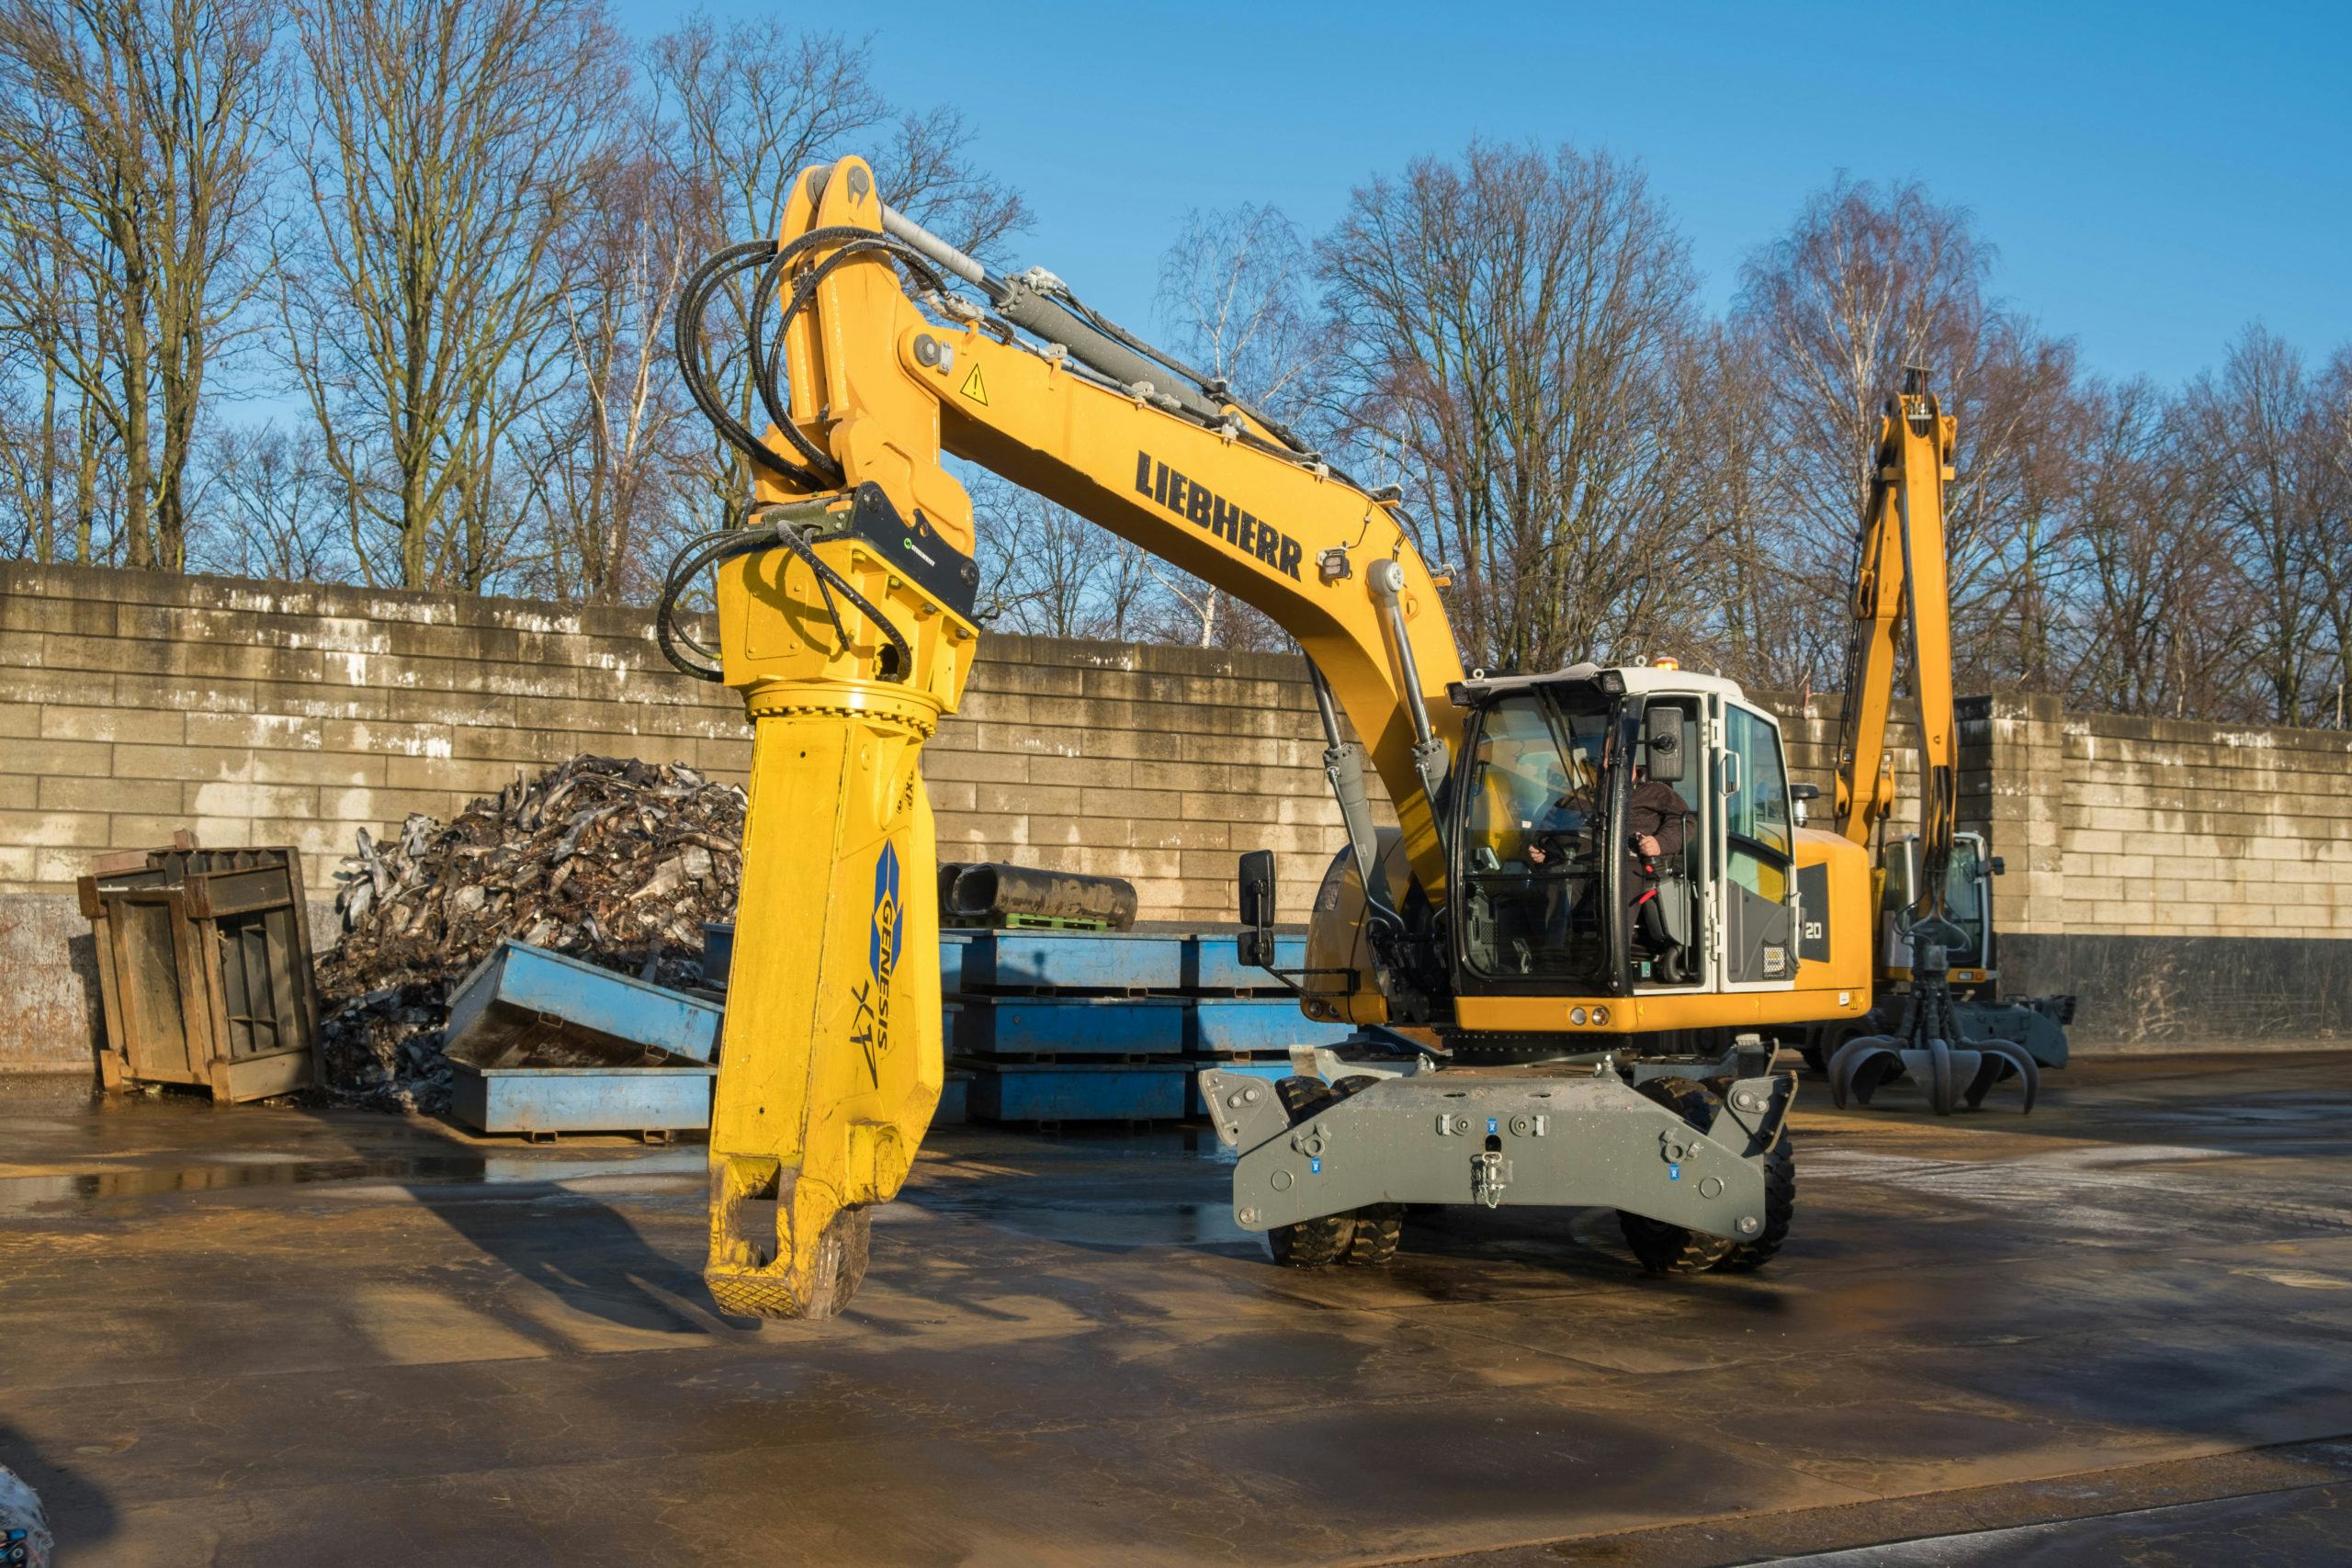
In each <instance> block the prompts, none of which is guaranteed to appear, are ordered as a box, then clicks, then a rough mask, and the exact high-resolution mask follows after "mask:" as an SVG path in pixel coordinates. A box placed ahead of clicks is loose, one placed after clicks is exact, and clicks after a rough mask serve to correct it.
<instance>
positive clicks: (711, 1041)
mask: <svg viewBox="0 0 2352 1568" xmlns="http://www.w3.org/2000/svg"><path fill="white" fill-rule="evenodd" d="M725 1016H726V1015H725V1012H724V1010H721V1009H720V1008H718V1007H717V1006H715V1005H714V1004H712V1003H709V1002H706V1001H700V1000H697V999H696V998H693V997H689V996H684V995H682V994H680V993H679V992H676V991H673V990H669V989H666V988H664V987H661V986H653V985H648V984H647V983H646V982H644V981H642V980H634V979H631V978H630V977H629V976H627V975H616V974H615V973H614V972H613V971H611V970H610V969H599V968H598V967H596V965H594V964H588V963H584V962H582V960H580V959H577V958H569V957H566V956H565V955H564V954H562V953H549V952H548V950H547V949H545V948H543V947H532V946H530V945H529V944H528V943H526V942H500V943H499V944H498V947H497V950H496V951H494V952H493V953H491V955H490V956H489V957H488V958H485V959H483V960H482V961H481V963H480V964H476V965H475V966H474V971H473V973H472V974H470V975H469V976H466V977H465V978H464V979H463V980H460V981H459V982H458V987H457V989H455V990H454V991H452V992H450V993H449V1022H448V1025H447V1029H446V1030H445V1031H444V1032H443V1035H442V1040H443V1045H442V1049H443V1051H444V1052H445V1053H446V1054H447V1055H449V1056H450V1057H451V1058H452V1059H455V1060H468V1059H470V1060H472V1061H474V1062H475V1064H476V1065H477V1066H496V1067H520V1066H529V1065H530V1063H529V1061H528V1060H527V1059H523V1060H515V1059H507V1056H506V1053H505V1049H504V1047H505V1044H506V1043H507V1041H508V1039H510V1038H511V1037H513V1036H514V1035H515V1032H516V1026H517V1025H518V1024H520V1023H522V1022H524V1021H544V1020H547V1019H558V1020H560V1021H562V1022H564V1023H568V1024H571V1025H574V1026H576V1027H577V1028H578V1029H581V1030H584V1031H587V1032H589V1034H588V1037H586V1038H582V1037H576V1036H567V1037H566V1038H565V1039H564V1041H563V1047H564V1049H563V1052H562V1059H561V1061H560V1064H559V1065H561V1066H592V1065H595V1064H594V1060H593V1059H594V1058H596V1057H600V1056H601V1057H604V1058H607V1059H608V1060H609V1061H610V1064H611V1065H612V1066H645V1065H647V1064H646V1063H644V1062H643V1061H641V1060H637V1061H630V1060H625V1059H623V1055H622V1048H623V1047H627V1046H635V1047H639V1050H640V1054H641V1052H642V1051H644V1050H651V1051H656V1052H660V1053H662V1054H663V1055H667V1056H669V1057H671V1058H673V1059H674V1060H678V1061H686V1062H708V1061H711V1060H714V1059H715V1058H716V1057H717V1056H718V1032H719V1024H720V1021H721V1020H722V1019H723V1018H724V1017H725ZM599 1037H601V1038H599ZM582 1055H585V1056H587V1057H589V1058H591V1059H592V1060H588V1061H583V1060H582V1059H581V1058H582Z"/></svg>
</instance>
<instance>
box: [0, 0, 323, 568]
mask: <svg viewBox="0 0 2352 1568" xmlns="http://www.w3.org/2000/svg"><path fill="white" fill-rule="evenodd" d="M273 15H274V12H273V10H272V9H271V8H270V7H266V6H262V5H260V4H258V3H257V0H63V3H60V0H5V3H0V105H5V107H0V148H5V149H6V152H7V153H8V155H9V161H10V162H11V163H12V164H15V165H16V166H17V170H18V171H19V173H18V177H17V180H15V181H12V182H11V184H12V186H15V187H16V188H15V189H13V190H12V191H11V193H10V194H11V196H12V197H14V196H16V195H17V194H18V192H24V191H27V190H28V187H29V191H28V194H30V196H31V197H32V199H30V200H29V201H28V202H26V203H24V204H23V205H19V204H18V203H17V201H16V200H11V201H10V202H9V203H8V204H7V209H6V210H7V218H6V221H7V223H8V226H9V228H10V229H11V230H12V231H14V234H13V238H14V240H15V241H16V242H17V243H18V244H19V245H21V244H23V243H25V242H26V241H28V240H29V241H30V242H31V244H32V249H33V250H34V251H35V253H37V254H38V255H40V257H41V259H40V260H37V261H36V262H35V264H34V265H33V266H32V268H31V269H30V273H29V276H32V277H35V278H38V279H40V283H41V288H40V289H39V290H38V291H37V292H36V293H35V294H34V295H33V297H32V300H31V301H30V302H31V303H32V304H33V308H34V310H36V311H40V312H52V311H57V310H74V309H78V310H86V311H89V312H93V313H94V314H96V317H97V318H98V320H97V321H96V324H95V325H94V329H93V330H92V331H91V332H90V333H88V335H87V337H86V338H85V336H84V335H83V334H82V333H80V332H79V331H78V330H77V331H75V332H74V333H72V334H71V335H70V336H69V334H68V333H67V331H66V330H65V328H64V327H63V325H62V321H61V320H60V319H59V318H58V317H57V316H55V315H53V314H52V315H49V316H48V317H47V320H46V321H44V322H43V324H42V325H41V327H40V329H39V330H38V331H37V332H36V333H35V341H36V345H37V351H38V352H40V353H41V354H43V355H46V356H47V357H46V361H45V366H44V370H43V375H42V380H43V414H42V416H41V420H40V428H41V432H42V437H43V441H44V443H45V449H47V450H51V451H53V450H54V444H55V442H56V439H57V434H58V430H59V425H58V423H57V406H56V394H57V391H58V389H59V387H60V386H61V384H62V383H64V382H67V381H71V382H72V383H73V384H74V389H75V391H76V392H77V394H78V400H79V402H80V404H81V407H82V410H83V417H82V419H81V421H80V423H81V424H82V426H83V430H82V431H81V432H79V433H78V434H85V435H86V434H89V433H90V432H89V428H88V427H89V426H90V425H91V424H92V423H104V424H106V425H107V426H108V427H109V432H110V434H111V436H112V439H113V444H114V445H115V446H116V447H117V448H118V449H119V451H120V453H121V454H122V457H123V462H124V465H125V474H124V485H125V490H126V493H125V495H124V498H123V503H124V507H125V513H126V516H125V523H126V528H125V534H126V544H127V547H128V552H129V558H130V564H131V565H133V566H141V567H144V566H160V567H163V568H164V569H166V570H178V569H179V568H180V567H181V566H182V565H183V564H184V562H185V558H186V547H187V525H188V519H187V498H186V492H185V486H186V483H187V469H188V463H189V458H190V456H191V454H192V452H193V450H194V446H195V441H196V434H197V421H198V409H199V407H200V404H201V400H202V396H203V388H204V381H205V378H206V375H207V373H208V371H209V369H210V368H211V367H212V365H213V362H214V360H215V358H216V356H217V355H218V354H219V353H220V348H221V346H222V344H221V340H222V338H223V336H224V335H225V334H226V333H227V332H228V331H229V330H230V328H231V323H232V321H234V319H235V318H236V317H237V315H238V313H239V312H240V311H241V310H242V309H243V305H244V304H245V302H246V300H247V299H249V298H250V296H251V293H252V291H253V289H254V287H255V286H256V281H257V274H256V273H255V271H254V268H253V267H252V265H251V258H250V254H249V251H248V248H247V245H246V241H247V239H248V230H249V227H250V220H251V219H252V217H253V215H254V210H255V208H256V206H257V204H258V202H259V200H260V198H261V195H262V188H263V181H264V167H263V165H264V161H265V159H264V153H265V147H264V126H265V122H266V119H267V118H268V116H269V115H270V114H271V113H272V111H273V108H274V105H275V100H276V96H277V80H278V77H277V73H276V72H275V71H274V69H273V68H272V61H273V58H274V54H273V49H272V25H273V24H272V17H273ZM60 219H63V220H66V223H65V225H64V226H63V227H51V225H53V224H55V223H56V222H57V220H60ZM28 230H31V231H32V232H30V233H28ZM11 270H12V274H13V276H14V278H15V280H16V281H17V282H18V283H19V284H21V282H22V281H23V280H24V279H25V278H26V277H27V276H28V273H27V271H26V270H25V269H23V268H22V267H19V268H14V269H11ZM13 292H14V290H12V293H13ZM15 313H16V314H17V315H18V316H19V318H21V317H22V316H23V314H24V313H25V312H24V311H23V310H17V312H15ZM101 365H102V366H103V367H105V369H106V371H107V374H105V375H101V374H99V367H100V366H101ZM94 416H95V417H94ZM86 471H87V470H86V468H85V472H86ZM51 479H53V468H51V469H50V470H49V471H47V472H45V473H44V476H43V484H42V502H41V504H42V505H43V507H44V508H45V510H44V511H43V513H42V517H43V519H44V521H43V523H42V525H41V527H42V528H43V530H44V533H43V536H44V537H46V538H49V539H50V540H51V545H50V547H51V548H52V549H53V533H54V518H55V512H54V504H53V499H52V498H51V491H50V489H49V485H50V481H51ZM82 514H83V516H84V517H87V515H88V510H87V509H84V510H83V513H82Z"/></svg>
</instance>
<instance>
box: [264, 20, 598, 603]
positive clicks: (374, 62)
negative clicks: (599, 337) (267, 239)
mask: <svg viewBox="0 0 2352 1568" xmlns="http://www.w3.org/2000/svg"><path fill="white" fill-rule="evenodd" d="M293 16H294V19H295V25H296V28H297V30H298V34H299V38H300V47H301V51H302V54H303V57H304V60H305V62H307V64H308V67H309V70H308V73H307V80H306V82H305V91H304V93H303V95H302V99H301V103H300V110H299V113H298V115H297V123H296V128H295V132H294V140H295V148H294V152H295V159H296V163H297V164H298V169H299V175H300V183H301V187H302V197H303V205H304V206H305V207H306V208H307V209H308V210H307V211H305V212H304V213H303V215H302V218H301V220H300V223H299V224H295V225H289V227H290V228H295V229H300V230H305V231H309V233H308V238H309V240H310V242H311V243H300V244H298V243H293V242H292V241H291V239H290V238H289V239H288V241H287V242H286V243H283V244H282V245H281V248H280V249H279V252H278V254H277V265H278V267H279V271H280V275H281V276H282V279H283V285H284V287H283V291H282V294H281V297H280V306H281V309H282V310H283V316H284V321H285V327H286V335H287V340H288V355H289V362H290V368H291V370H292V372H293V374H294V378H295V379H296V381H297V383H298V384H299V386H300V389H301V390H302V393H303V395H304V397H305V398H306V400H308V402H309V404H310V406H311V412H312V414H313V416H314V417H315V418H316V420H317V422H318V425H319V429H320V433H321V435H322V440H323V444H324V445H323V450H324V454H325V457H326V459H327V461H328V463H329V464H330V465H331V466H332V467H333V468H334V472H335V474H336V475H337V477H338V479H340V480H341V483H342V486H343V490H344V497H343V502H344V504H343V513H344V524H345V529H346V531H347V534H348V536H349V538H350V542H351V549H352V553H353V555H354V556H355V558H356V559H357V561H358V564H359V567H360V570H362V571H363V572H364V573H365V574H366V575H367V577H368V580H369V581H382V580H384V579H385V578H390V580H392V581H397V582H400V583H402V584H404V585H408V586H413V587H414V586H424V585H426V584H428V583H433V582H436V581H451V582H455V583H458V584H459V585H461V586H465V587H469V588H471V587H479V586H481V584H482V583H483V582H484V581H487V580H488V579H489V578H490V576H491V575H492V573H493V572H495V571H496V570H499V568H500V566H501V565H502V564H503V547H504V544H505V541H506V537H507V533H508V527H507V525H505V524H504V523H503V521H502V519H501V518H500V517H499V516H498V515H497V513H498V511H499V508H500V498H501V497H502V495H505V494H511V493H512V491H513V490H514V488H515V487H514V486H513V485H512V484H509V486H508V487H507V490H506V491H502V490H501V479H502V472H501V464H502V463H503V462H507V461H509V460H510V459H512V460H514V461H516V462H518V463H521V464H522V465H523V466H524V468H525V470H526V471H525V472H524V473H523V474H522V475H519V476H510V477H511V478H516V479H522V480H524V481H526V482H527V480H528V479H529V478H530V474H531V470H532V468H533V459H532V457H531V456H530V455H527V454H526V455H521V456H519V457H518V456H517V455H516V454H515V453H514V451H513V446H514V444H515V435H516V433H517V431H518V430H519V429H520V428H521V427H522V426H523V424H524V423H525V422H526V421H527V420H528V419H529V418H530V416H531V415H532V414H533V413H534V412H536V411H537V409H538V408H539V407H541V406H542V405H543V404H544V402H545V400H547V399H548V398H549V397H551V396H552V395H553V394H554V392H555V390H556V389H557V388H558V387H559V386H560V383H561V380H562V378H563V375H564V373H565V371H566V369H567V368H568V367H567V366H566V365H565V362H564V359H563V350H564V343H563V336H564V333H563V321H562V315H561V312H560V309H559V308H558V299H559V296H560V283H559V280H558V279H556V278H555V277H554V276H553V274H552V269H551V266H550V262H551V260H552V257H553V255H554V253H555V249H556V246H557V244H558V242H559V238H560V235H561V234H562V233H563V232H564V231H565V228H566V226H567V225H568V224H569V223H571V221H572V220H573V219H574V217H575V215H576V213H577V211H578V209H579V208H580V205H581V203H582V201H583V200H584V198H585V197H586V195H587V193H588V191H589V190H590V189H591V188H592V187H593V184H594V178H595V176H596V175H597V172H598V171H599V169H600V168H601V167H602V166H603V164H604V163H605V161H606V159H607V158H608V157H609V155H610V147H609V142H608V133H609V127H610V116H611V114H612V111H613V109H614V107H615V106H616V103H617V102H618V101H620V98H621V95H622V93H623V91H624V89H625V86H626V83H627V73H626V67H625V62H624V60H623V54H622V49H621V44H620V39H619V37H618V35H617V34H616V32H615V31H614V30H613V28H612V27H611V26H610V25H609V24H608V23H607V21H606V20H605V14H604V11H603V9H602V7H601V6H600V5H597V4H595V3H594V0H446V3H445V0H299V3H298V4H297V5H296V6H294V8H293Z"/></svg>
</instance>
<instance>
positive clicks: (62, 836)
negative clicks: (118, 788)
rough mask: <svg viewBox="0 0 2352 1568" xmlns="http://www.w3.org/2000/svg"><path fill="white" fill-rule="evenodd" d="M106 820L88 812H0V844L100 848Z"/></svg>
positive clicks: (101, 815) (31, 846)
mask: <svg viewBox="0 0 2352 1568" xmlns="http://www.w3.org/2000/svg"><path fill="white" fill-rule="evenodd" d="M106 841H107V819H106V817H105V815H104V814H103V813H99V812H91V811H38V810H36V811H0V843H9V844H21V845H26V846H28V847H30V848H33V849H54V848H64V847H69V846H81V847H89V848H104V847H105V845H106Z"/></svg>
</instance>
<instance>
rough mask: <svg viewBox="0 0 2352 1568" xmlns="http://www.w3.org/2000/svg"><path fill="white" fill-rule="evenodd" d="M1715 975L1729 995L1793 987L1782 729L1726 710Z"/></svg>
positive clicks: (1717, 773) (1792, 870)
mask: <svg viewBox="0 0 2352 1568" xmlns="http://www.w3.org/2000/svg"><path fill="white" fill-rule="evenodd" d="M1713 777H1714V787H1715V794H1716V796H1717V801H1718V807H1719V808H1718V809H1717V810H1716V811H1715V812H1714V813H1713V816H1714V842H1715V858H1714V863H1715V864H1716V865H1718V866H1720V867H1722V868H1723V873H1722V882H1721V884H1720V888H1721V892H1720V897H1719V899H1718V901H1717V904H1716V910H1715V912H1716V915H1717V920H1716V924H1715V932H1714V934H1715V936H1716V939H1717V942H1718V953H1717V964H1718V965H1719V966H1718V968H1717V969H1716V971H1715V972H1716V973H1717V974H1719V975H1721V976H1723V988H1724V990H1726V991H1785V990H1788V989H1791V988H1792V987H1794V986H1795V984H1796V973H1797V963H1796V930H1797V925H1796V922H1797V881H1796V829H1795V814H1794V812H1793V811H1792V808H1791V806H1790V802H1789V770H1788V766H1787V763H1786V761H1784V760H1783V757H1782V754H1781V727H1780V725H1779V724H1777V723H1776V722H1774V721H1773V719H1772V718H1771V717H1770V716H1768V715H1766V714H1763V713H1760V712H1758V711H1757V710H1756V709H1754V708H1750V707H1743V706H1741V705H1739V704H1737V703H1729V702H1726V703H1724V704H1723V705H1722V718H1721V721H1720V727H1719V728H1718V730H1717V741H1716V745H1715V766H1714V769H1713Z"/></svg>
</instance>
